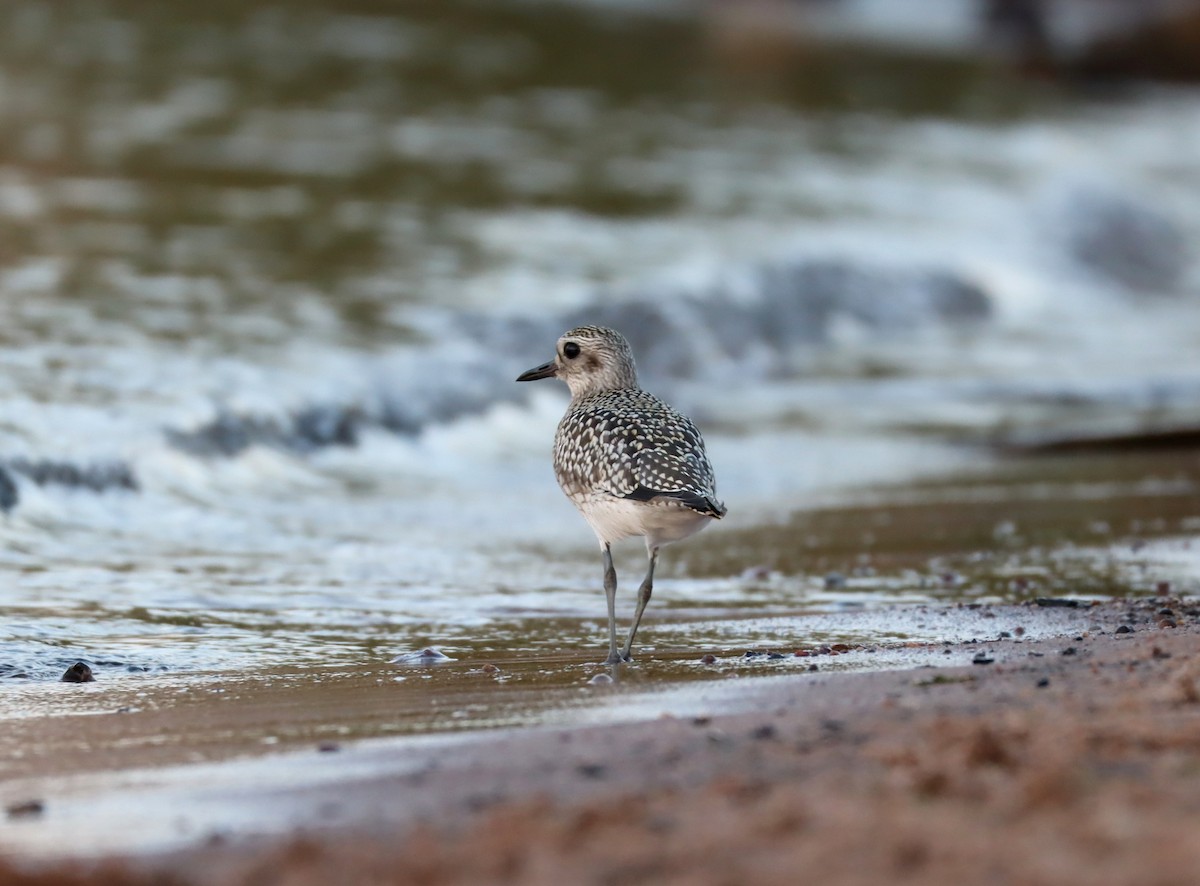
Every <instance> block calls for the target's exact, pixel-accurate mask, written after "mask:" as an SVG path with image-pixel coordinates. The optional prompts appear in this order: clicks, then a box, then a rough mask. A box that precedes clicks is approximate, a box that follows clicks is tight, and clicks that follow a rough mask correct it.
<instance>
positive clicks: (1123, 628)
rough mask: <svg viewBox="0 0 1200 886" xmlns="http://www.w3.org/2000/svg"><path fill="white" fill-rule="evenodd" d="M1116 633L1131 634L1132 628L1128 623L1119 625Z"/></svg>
mask: <svg viewBox="0 0 1200 886" xmlns="http://www.w3.org/2000/svg"><path fill="white" fill-rule="evenodd" d="M1117 633H1118V634H1132V633H1133V628H1131V627H1130V626H1129V625H1121V626H1120V627H1119V628H1117Z"/></svg>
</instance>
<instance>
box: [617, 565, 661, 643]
mask: <svg viewBox="0 0 1200 886" xmlns="http://www.w3.org/2000/svg"><path fill="white" fill-rule="evenodd" d="M657 562H658V548H651V549H650V568H649V569H647V570H646V577H645V578H644V579H642V586H641V587H640V588H638V601H637V611H636V612H634V613H633V624H632V625H630V627H629V639H627V640H626V641H625V649H624V650H623V651H622V652H621V658H622V660H624V661H629V660H630V659H631V658H632V654H631V653H632V651H633V637H634V635H635V634H637V629H638V625H640V624H641V623H642V613H643V612H645V611H646V604H647V603H649V602H650V594H652V593H653V592H654V564H655V563H657Z"/></svg>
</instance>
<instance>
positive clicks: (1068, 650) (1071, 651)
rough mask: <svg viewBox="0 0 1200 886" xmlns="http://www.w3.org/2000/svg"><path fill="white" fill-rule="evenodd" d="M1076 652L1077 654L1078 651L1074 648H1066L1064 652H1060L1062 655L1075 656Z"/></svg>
mask: <svg viewBox="0 0 1200 886" xmlns="http://www.w3.org/2000/svg"><path fill="white" fill-rule="evenodd" d="M1078 652H1079V650H1078V649H1076V648H1075V647H1074V646H1068V647H1067V648H1066V649H1064V650H1063V651H1062V654H1063V655H1075V654H1077V653H1078Z"/></svg>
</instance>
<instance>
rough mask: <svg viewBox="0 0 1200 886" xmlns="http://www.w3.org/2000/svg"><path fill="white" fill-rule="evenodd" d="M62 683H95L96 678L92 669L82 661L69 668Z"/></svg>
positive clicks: (63, 676)
mask: <svg viewBox="0 0 1200 886" xmlns="http://www.w3.org/2000/svg"><path fill="white" fill-rule="evenodd" d="M59 682H60V683H95V682H96V678H95V677H93V676H92V669H91V668H90V667H88V666H87V665H86V664H84V663H83V662H81V661H77V662H75V664H73V665H71V666H70V667H69V668H67V670H66V672H65V673H64V674H63V675H62V679H61V680H59Z"/></svg>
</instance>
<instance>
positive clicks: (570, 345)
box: [563, 341, 579, 360]
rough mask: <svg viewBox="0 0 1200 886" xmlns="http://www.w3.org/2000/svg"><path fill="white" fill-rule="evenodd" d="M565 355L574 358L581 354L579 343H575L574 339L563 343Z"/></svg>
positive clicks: (569, 358)
mask: <svg viewBox="0 0 1200 886" xmlns="http://www.w3.org/2000/svg"><path fill="white" fill-rule="evenodd" d="M563 356H564V357H566V358H567V359H568V360H574V359H575V358H576V357H578V356H579V345H577V344H575V342H573V341H569V342H567V343H566V344H565V345H563Z"/></svg>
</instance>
